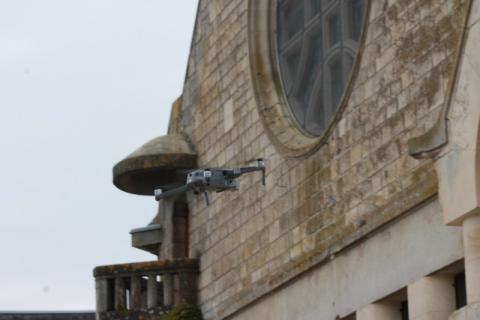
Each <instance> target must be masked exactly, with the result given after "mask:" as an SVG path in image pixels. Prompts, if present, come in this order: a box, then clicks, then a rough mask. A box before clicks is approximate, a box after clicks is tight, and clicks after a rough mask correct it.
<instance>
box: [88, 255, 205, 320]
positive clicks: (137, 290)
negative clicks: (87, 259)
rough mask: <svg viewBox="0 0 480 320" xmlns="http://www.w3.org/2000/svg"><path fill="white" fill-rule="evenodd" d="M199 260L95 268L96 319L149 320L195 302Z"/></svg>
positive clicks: (159, 261) (160, 261)
mask: <svg viewBox="0 0 480 320" xmlns="http://www.w3.org/2000/svg"><path fill="white" fill-rule="evenodd" d="M198 272H199V266H198V261H197V260H194V259H177V260H157V261H149V262H138V263H127V264H117V265H108V266H100V267H96V268H95V270H94V272H93V274H94V277H95V285H96V298H97V319H98V320H100V319H102V320H104V319H121V318H122V317H124V318H125V319H127V318H128V319H135V318H137V317H138V318H143V319H148V318H149V316H152V317H155V316H158V315H161V314H163V313H164V312H165V311H166V310H168V309H170V308H171V307H173V306H175V305H177V304H178V303H180V302H187V303H192V304H195V303H196V295H197V276H198Z"/></svg>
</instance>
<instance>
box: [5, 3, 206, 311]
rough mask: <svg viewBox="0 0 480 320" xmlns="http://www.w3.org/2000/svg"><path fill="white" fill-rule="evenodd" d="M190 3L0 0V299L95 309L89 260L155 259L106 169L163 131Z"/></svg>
mask: <svg viewBox="0 0 480 320" xmlns="http://www.w3.org/2000/svg"><path fill="white" fill-rule="evenodd" d="M196 4H197V1H194V0H182V1H164V0H0V111H1V113H0V147H1V151H0V168H1V169H0V200H1V202H0V214H1V222H0V253H1V258H0V284H1V285H0V288H1V290H0V310H66V309H67V310H68V309H76V310H80V309H93V308H94V281H93V277H92V269H93V267H94V266H96V265H101V264H112V263H120V262H133V261H143V260H152V259H154V258H155V256H153V255H150V254H147V253H142V252H141V251H139V250H136V249H133V248H131V247H130V235H129V230H130V229H132V228H135V227H141V226H144V225H146V224H147V223H148V222H149V221H150V220H151V218H152V217H153V215H154V212H155V208H156V203H155V201H154V200H153V199H152V198H149V197H140V196H134V195H129V194H127V193H124V192H121V191H119V190H117V189H116V188H115V187H114V186H113V185H112V184H111V168H112V166H113V165H114V164H115V163H116V162H117V161H119V160H121V159H122V158H123V157H124V156H126V155H127V154H128V153H129V152H131V151H133V149H135V148H137V147H138V146H140V145H141V144H143V143H144V142H146V141H147V140H149V139H151V138H153V137H155V136H158V135H160V134H164V133H165V132H166V127H167V122H168V116H169V111H170V105H171V103H172V102H173V101H174V100H175V99H176V98H177V97H178V96H179V95H180V93H181V89H182V85H183V79H184V76H185V70H186V63H187V56H188V49H189V46H190V41H191V35H192V31H193V22H194V17H195V11H196Z"/></svg>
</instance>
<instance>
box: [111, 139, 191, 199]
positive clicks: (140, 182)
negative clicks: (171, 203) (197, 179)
mask: <svg viewBox="0 0 480 320" xmlns="http://www.w3.org/2000/svg"><path fill="white" fill-rule="evenodd" d="M196 159H197V155H196V153H195V151H194V150H193V148H192V146H191V145H190V143H189V142H188V141H187V139H186V138H185V136H183V135H182V134H168V135H165V136H160V137H157V138H155V139H153V140H151V141H149V142H147V143H146V144H144V145H143V146H141V147H140V148H139V149H137V150H135V151H134V152H133V153H131V154H130V155H129V156H128V157H126V158H125V159H123V160H122V161H120V162H119V163H117V164H116V165H115V167H114V168H113V184H114V185H115V186H116V187H117V188H119V189H121V190H123V191H126V192H130V193H135V194H140V195H153V191H154V189H155V188H158V187H159V186H163V185H169V184H172V183H174V182H175V181H176V180H178V179H179V176H180V177H181V178H183V179H184V178H185V177H184V173H183V171H182V170H185V169H192V168H195V167H196ZM182 173H183V174H182ZM182 182H183V181H182ZM177 183H178V182H177Z"/></svg>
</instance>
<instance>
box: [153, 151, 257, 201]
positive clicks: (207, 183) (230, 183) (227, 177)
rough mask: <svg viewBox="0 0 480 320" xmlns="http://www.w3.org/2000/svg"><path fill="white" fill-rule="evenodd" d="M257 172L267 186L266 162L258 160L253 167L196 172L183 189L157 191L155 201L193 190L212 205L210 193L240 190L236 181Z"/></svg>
mask: <svg viewBox="0 0 480 320" xmlns="http://www.w3.org/2000/svg"><path fill="white" fill-rule="evenodd" d="M255 171H261V172H262V185H265V162H264V160H263V159H256V166H251V167H240V168H209V169H198V170H194V171H191V172H189V173H188V174H187V182H186V184H185V185H183V186H181V187H178V188H174V189H170V190H168V189H167V188H166V187H159V188H157V189H155V190H154V194H155V200H157V201H160V200H161V199H165V198H169V197H172V196H175V195H178V194H182V193H186V192H187V191H189V190H193V192H194V194H199V193H203V194H204V196H205V202H206V203H207V205H210V200H209V198H208V192H209V191H216V192H223V191H226V190H238V188H239V186H240V183H239V181H237V180H236V179H237V178H238V177H240V176H241V175H243V174H245V173H250V172H255Z"/></svg>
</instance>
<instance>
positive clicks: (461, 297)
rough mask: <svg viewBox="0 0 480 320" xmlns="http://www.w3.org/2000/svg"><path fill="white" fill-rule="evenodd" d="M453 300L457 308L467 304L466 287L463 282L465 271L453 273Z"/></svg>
mask: <svg viewBox="0 0 480 320" xmlns="http://www.w3.org/2000/svg"><path fill="white" fill-rule="evenodd" d="M454 281H455V282H454V285H455V302H456V306H457V309H460V308H463V307H464V306H466V305H467V288H466V283H465V273H459V274H457V275H455V279H454Z"/></svg>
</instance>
